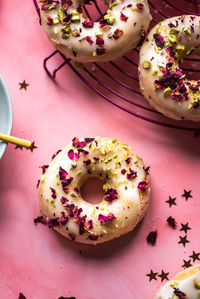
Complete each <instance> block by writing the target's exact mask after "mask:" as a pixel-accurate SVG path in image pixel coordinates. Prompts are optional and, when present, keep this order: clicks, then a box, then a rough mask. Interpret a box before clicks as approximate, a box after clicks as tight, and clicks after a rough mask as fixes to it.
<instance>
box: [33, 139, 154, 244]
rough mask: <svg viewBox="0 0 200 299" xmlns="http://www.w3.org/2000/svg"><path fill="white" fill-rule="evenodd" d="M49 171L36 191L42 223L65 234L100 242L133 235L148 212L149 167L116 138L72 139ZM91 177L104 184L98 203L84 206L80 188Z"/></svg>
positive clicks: (47, 169) (93, 242) (84, 202)
mask: <svg viewBox="0 0 200 299" xmlns="http://www.w3.org/2000/svg"><path fill="white" fill-rule="evenodd" d="M44 168H45V173H44V174H43V175H42V176H41V179H40V183H39V187H38V192H39V206H40V211H41V214H42V215H43V217H44V221H46V224H48V225H49V227H53V228H54V229H56V230H57V231H58V232H59V233H61V234H62V235H63V236H65V237H67V238H70V239H71V240H75V241H77V242H80V243H91V244H98V243H102V242H105V241H108V240H111V239H113V238H116V237H119V236H120V235H122V234H126V233H128V232H129V231H131V230H132V229H133V228H134V227H135V226H136V225H137V223H138V222H139V221H140V220H141V219H142V218H143V216H144V215H145V212H146V210H147V206H148V201H149V194H150V188H149V186H150V183H149V175H148V168H144V165H143V162H142V160H141V159H140V158H139V157H138V156H137V155H136V154H135V152H134V151H133V149H132V148H131V147H130V146H128V145H126V144H123V143H121V142H120V141H117V140H116V139H110V138H103V137H95V138H82V139H78V138H76V137H75V138H73V140H72V143H70V144H69V145H68V146H66V147H65V148H64V149H63V150H62V151H61V152H59V153H58V154H57V156H56V157H55V158H54V159H53V161H52V162H51V163H50V165H49V166H48V167H47V166H45V167H43V169H44ZM90 177H98V178H99V179H100V180H102V181H103V182H104V185H103V189H104V191H105V196H104V198H103V199H102V201H101V202H100V203H98V204H91V203H89V202H86V201H85V200H84V199H83V198H82V196H81V187H82V186H83V184H84V182H85V181H86V180H87V179H88V178H90Z"/></svg>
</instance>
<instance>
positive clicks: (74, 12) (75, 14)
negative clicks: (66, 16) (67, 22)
mask: <svg viewBox="0 0 200 299" xmlns="http://www.w3.org/2000/svg"><path fill="white" fill-rule="evenodd" d="M71 13H72V14H73V16H78V15H79V12H78V11H77V10H75V9H73V10H71Z"/></svg>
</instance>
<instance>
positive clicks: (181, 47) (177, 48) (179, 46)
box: [176, 45, 185, 51]
mask: <svg viewBox="0 0 200 299" xmlns="http://www.w3.org/2000/svg"><path fill="white" fill-rule="evenodd" d="M184 50H185V46H184V45H178V46H176V51H184Z"/></svg>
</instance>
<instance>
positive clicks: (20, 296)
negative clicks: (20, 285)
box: [18, 293, 26, 299]
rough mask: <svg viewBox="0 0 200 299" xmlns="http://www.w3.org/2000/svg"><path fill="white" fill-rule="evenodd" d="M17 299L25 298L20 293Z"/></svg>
mask: <svg viewBox="0 0 200 299" xmlns="http://www.w3.org/2000/svg"><path fill="white" fill-rule="evenodd" d="M18 299H26V297H25V296H24V295H23V294H22V293H19V297H18Z"/></svg>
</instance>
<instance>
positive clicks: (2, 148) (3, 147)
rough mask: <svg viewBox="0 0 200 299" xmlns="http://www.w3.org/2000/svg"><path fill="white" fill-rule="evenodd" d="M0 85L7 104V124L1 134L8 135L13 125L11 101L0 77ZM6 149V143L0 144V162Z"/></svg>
mask: <svg viewBox="0 0 200 299" xmlns="http://www.w3.org/2000/svg"><path fill="white" fill-rule="evenodd" d="M0 85H1V87H2V89H3V93H4V98H3V100H4V102H5V103H6V104H7V107H8V124H7V127H6V130H5V131H4V132H3V133H4V134H8V135H9V134H10V133H11V131H12V125H13V110H12V102H11V99H10V94H9V92H8V88H7V86H6V83H5V81H4V79H3V77H2V76H1V75H0ZM6 147H7V143H6V142H4V143H2V144H0V160H1V158H2V157H3V155H4V152H5V150H6Z"/></svg>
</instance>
